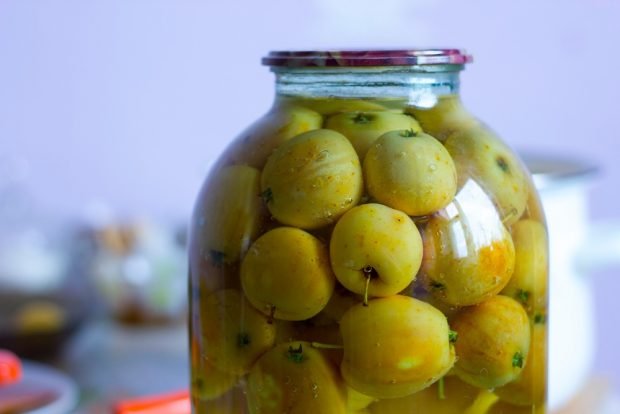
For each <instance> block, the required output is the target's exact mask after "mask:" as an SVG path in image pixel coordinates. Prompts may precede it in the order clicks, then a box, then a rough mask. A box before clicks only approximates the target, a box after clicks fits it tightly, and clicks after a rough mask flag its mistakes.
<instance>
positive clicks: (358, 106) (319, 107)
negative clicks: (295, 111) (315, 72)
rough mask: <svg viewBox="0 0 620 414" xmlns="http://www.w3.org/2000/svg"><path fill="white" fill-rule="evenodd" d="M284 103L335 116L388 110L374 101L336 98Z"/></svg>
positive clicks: (291, 99) (289, 99)
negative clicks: (346, 113)
mask: <svg viewBox="0 0 620 414" xmlns="http://www.w3.org/2000/svg"><path fill="white" fill-rule="evenodd" d="M283 101H284V102H286V103H288V104H292V105H296V106H303V107H305V108H308V109H311V110H313V111H315V112H318V113H319V114H321V115H334V114H339V113H342V112H365V111H385V110H387V108H386V107H385V106H383V105H381V103H379V102H376V101H374V100H364V99H334V98H331V99H330V98H308V97H305V98H303V99H294V98H285V99H283Z"/></svg>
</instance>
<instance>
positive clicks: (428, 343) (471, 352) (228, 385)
mask: <svg viewBox="0 0 620 414" xmlns="http://www.w3.org/2000/svg"><path fill="white" fill-rule="evenodd" d="M470 61H471V58H470V57H469V56H468V55H466V54H465V53H464V52H462V51H459V50H408V51H371V52H370V51H369V52H362V51H357V52H352V51H345V52H272V53H271V54H269V56H268V57H266V58H265V59H264V60H263V63H265V64H266V65H269V66H271V69H272V71H273V72H274V73H275V74H276V99H275V103H274V105H273V107H272V108H271V109H270V110H269V112H268V113H267V114H266V115H265V116H263V117H262V118H261V119H259V120H258V121H257V122H255V123H254V124H253V125H252V126H250V127H249V128H248V129H246V130H245V131H244V132H243V133H241V135H240V136H239V137H238V138H237V139H236V140H235V141H233V142H232V143H231V144H230V146H229V147H228V149H227V150H226V151H225V153H224V154H223V155H222V156H221V158H220V159H219V161H218V162H217V163H216V165H215V166H214V167H213V169H212V171H211V173H210V175H209V177H208V178H207V180H206V181H205V184H204V186H203V188H202V190H201V192H200V194H199V196H198V201H197V203H196V207H195V211H194V216H193V220H192V224H191V237H190V292H191V317H190V341H191V364H192V374H191V381H192V404H193V409H194V412H195V413H200V414H201V413H246V412H249V413H255V414H259V413H260V414H280V413H300V414H307V413H332V414H340V413H371V414H376V413H381V414H386V413H413V412H415V413H443V414H451V413H454V414H462V413H469V414H475V413H478V414H482V413H488V414H493V413H495V414H501V413H527V414H531V413H533V412H535V413H544V412H545V400H546V359H547V358H546V338H547V324H546V321H547V317H546V315H547V234H546V227H545V220H544V216H543V213H542V209H541V206H540V203H539V199H538V196H537V193H536V191H535V189H534V187H533V185H532V181H531V179H530V176H529V174H528V172H527V171H526V169H525V167H524V166H523V164H522V163H521V161H520V160H519V159H518V157H517V156H516V155H515V153H514V152H513V151H512V150H511V149H510V148H509V147H508V146H507V145H506V144H505V143H503V142H502V141H501V139H499V138H498V137H497V136H496V135H495V134H494V133H493V132H492V131H491V130H489V129H488V128H487V127H486V126H485V125H484V124H483V123H481V122H480V121H478V120H477V119H476V118H474V117H473V116H472V115H471V114H470V113H469V112H468V111H467V110H466V109H465V108H464V107H463V105H462V103H461V100H460V97H459V72H460V71H461V70H462V69H463V66H464V64H466V63H468V62H470Z"/></svg>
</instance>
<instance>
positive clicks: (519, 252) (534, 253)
mask: <svg viewBox="0 0 620 414" xmlns="http://www.w3.org/2000/svg"><path fill="white" fill-rule="evenodd" d="M512 240H513V242H514V245H515V270H514V274H513V275H512V278H511V279H510V281H509V282H508V285H506V287H505V288H504V290H503V291H502V294H504V295H506V296H510V297H512V298H514V299H516V300H518V301H519V302H521V303H522V304H523V306H525V308H526V309H527V310H528V311H529V312H530V313H531V312H534V311H536V310H540V309H544V308H545V306H546V305H547V270H548V267H549V261H548V258H547V231H546V230H545V226H543V225H542V224H541V223H540V222H538V221H534V220H530V219H525V220H521V221H518V222H517V223H515V224H514V225H513V226H512Z"/></svg>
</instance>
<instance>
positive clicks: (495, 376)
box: [450, 295, 531, 389]
mask: <svg viewBox="0 0 620 414" xmlns="http://www.w3.org/2000/svg"><path fill="white" fill-rule="evenodd" d="M450 325H451V327H452V329H453V330H454V331H456V332H457V334H458V339H457V341H456V344H455V348H456V355H457V361H456V364H455V366H454V373H455V374H456V375H457V376H458V377H459V378H460V379H461V380H463V381H465V382H466V383H468V384H471V385H473V386H476V387H479V388H487V389H491V388H496V387H501V386H502V385H506V384H508V383H509V382H511V381H514V380H515V379H517V378H518V377H519V375H521V373H522V372H523V368H524V366H525V363H526V361H527V357H528V353H529V349H530V341H531V334H530V322H529V319H528V316H527V313H526V312H525V310H524V309H523V307H522V306H521V305H520V304H519V303H518V302H517V301H515V300H514V299H511V298H509V297H507V296H502V295H498V296H493V297H492V298H490V299H488V300H486V301H485V302H482V303H480V304H478V305H475V306H470V307H467V308H464V309H462V310H461V311H460V312H459V313H458V314H457V315H456V316H455V317H454V318H453V319H452V320H451V324H450Z"/></svg>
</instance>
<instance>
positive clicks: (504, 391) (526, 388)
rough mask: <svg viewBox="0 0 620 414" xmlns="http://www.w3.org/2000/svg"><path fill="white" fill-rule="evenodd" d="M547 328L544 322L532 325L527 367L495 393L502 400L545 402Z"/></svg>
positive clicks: (527, 404)
mask: <svg viewBox="0 0 620 414" xmlns="http://www.w3.org/2000/svg"><path fill="white" fill-rule="evenodd" d="M546 356H547V329H546V326H545V325H544V324H540V323H536V324H534V326H533V327H532V341H531V345H530V352H529V354H528V357H527V361H525V368H524V369H523V372H522V373H521V375H519V377H518V378H517V379H516V380H515V381H512V382H510V383H508V384H506V385H504V386H503V387H501V388H496V389H495V394H497V395H498V396H499V398H500V399H501V400H502V401H505V402H507V403H510V404H514V405H522V406H530V405H533V404H535V405H538V406H541V405H543V403H544V402H545V397H546V395H545V394H546V392H545V391H546V389H545V384H546V382H547V367H546V364H545V358H546Z"/></svg>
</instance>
